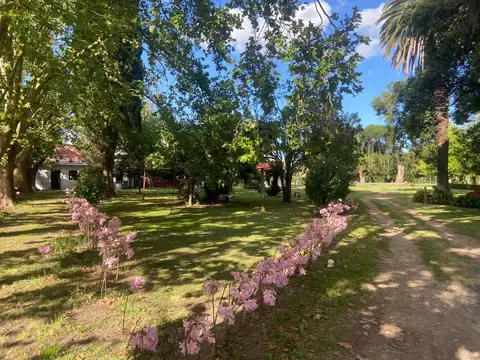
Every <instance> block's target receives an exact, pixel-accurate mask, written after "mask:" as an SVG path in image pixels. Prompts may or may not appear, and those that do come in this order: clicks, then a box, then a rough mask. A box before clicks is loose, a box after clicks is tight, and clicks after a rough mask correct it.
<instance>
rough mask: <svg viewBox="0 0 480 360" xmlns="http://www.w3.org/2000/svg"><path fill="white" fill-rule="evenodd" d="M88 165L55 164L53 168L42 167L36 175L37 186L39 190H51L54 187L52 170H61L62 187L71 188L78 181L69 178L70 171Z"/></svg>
mask: <svg viewBox="0 0 480 360" xmlns="http://www.w3.org/2000/svg"><path fill="white" fill-rule="evenodd" d="M85 167H86V165H85V164H82V165H76V164H72V165H54V166H53V168H52V170H49V169H44V168H40V169H39V170H38V172H37V175H36V177H35V186H36V187H37V189H39V190H51V188H52V177H51V172H52V171H56V170H60V189H61V190H65V189H71V188H72V187H73V186H74V185H75V184H76V183H77V182H76V181H74V180H69V179H68V178H69V171H70V170H77V171H80V170H83V169H85Z"/></svg>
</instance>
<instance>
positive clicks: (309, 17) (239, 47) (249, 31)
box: [231, 1, 332, 52]
mask: <svg viewBox="0 0 480 360" xmlns="http://www.w3.org/2000/svg"><path fill="white" fill-rule="evenodd" d="M321 3H322V5H323V8H324V9H325V11H326V12H327V14H329V15H330V14H331V13H332V7H331V6H330V5H329V4H328V3H326V2H324V1H322V2H321ZM231 11H232V12H233V13H236V14H240V10H231ZM318 11H319V12H320V13H322V11H321V9H320V8H319V9H318ZM295 20H297V21H298V20H303V22H304V23H308V22H311V23H312V24H314V25H320V24H322V23H323V24H324V25H326V24H327V23H328V18H327V17H326V16H324V15H323V14H322V17H320V15H319V14H318V12H317V9H316V8H315V3H310V4H307V5H302V6H301V7H300V8H299V9H298V10H297V13H296V14H295ZM258 24H259V29H262V28H263V25H264V24H265V20H264V19H262V18H260V19H259V20H258ZM252 36H255V30H254V28H253V26H252V23H251V22H250V20H249V19H247V18H243V20H242V25H241V27H240V28H236V29H234V30H233V32H232V38H233V39H234V41H233V44H232V45H233V46H234V47H235V50H236V51H237V52H242V51H243V50H245V44H246V43H247V42H248V39H249V38H250V37H252ZM260 43H262V41H260Z"/></svg>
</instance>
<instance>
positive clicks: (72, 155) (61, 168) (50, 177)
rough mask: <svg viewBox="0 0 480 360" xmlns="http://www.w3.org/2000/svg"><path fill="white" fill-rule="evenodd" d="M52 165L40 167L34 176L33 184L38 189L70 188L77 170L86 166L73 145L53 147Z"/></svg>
mask: <svg viewBox="0 0 480 360" xmlns="http://www.w3.org/2000/svg"><path fill="white" fill-rule="evenodd" d="M51 160H52V161H53V167H52V168H51V169H47V168H45V167H41V168H40V169H39V170H38V172H37V175H36V177H35V186H36V187H37V189H39V190H65V189H71V188H72V187H73V186H74V185H75V184H76V182H77V181H76V180H77V179H78V172H79V171H80V170H83V169H85V168H86V167H87V163H86V162H85V159H84V157H83V155H82V154H81V153H80V152H79V151H78V150H77V149H76V148H75V147H73V146H69V145H67V146H58V147H56V148H55V153H54V156H53V158H52V159H51Z"/></svg>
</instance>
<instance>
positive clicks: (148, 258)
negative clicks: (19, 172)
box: [0, 189, 313, 359]
mask: <svg viewBox="0 0 480 360" xmlns="http://www.w3.org/2000/svg"><path fill="white" fill-rule="evenodd" d="M62 196H63V194H62V193H60V192H49V193H37V194H34V195H33V196H31V197H29V198H26V199H24V200H23V201H21V203H20V204H19V205H18V206H17V207H16V208H15V210H14V212H12V213H8V214H4V215H3V216H2V217H1V218H0V226H1V229H0V237H1V242H0V252H1V255H0V256H1V262H0V286H1V292H0V313H1V319H2V320H1V324H0V353H2V356H5V357H6V358H7V359H33V358H35V356H37V358H52V359H53V358H55V359H57V358H58V359H76V357H75V356H76V355H77V354H82V356H83V358H88V359H101V358H104V359H124V358H125V357H124V352H125V346H126V339H125V338H126V335H124V334H123V333H122V331H121V323H122V314H123V308H124V306H123V305H124V302H125V296H124V295H125V294H126V293H127V292H128V291H127V283H126V282H127V280H128V279H129V278H131V277H132V276H142V277H144V278H146V279H147V281H148V289H147V291H145V292H144V293H142V294H135V295H132V296H130V299H129V304H128V307H127V321H126V322H127V327H128V328H129V327H130V326H131V325H132V324H133V323H136V322H137V321H138V325H139V326H141V325H158V326H162V325H167V324H169V323H172V322H177V321H178V320H179V319H181V318H183V317H184V316H185V315H186V314H188V313H189V312H190V311H192V308H194V307H195V306H198V304H201V303H202V302H203V301H204V300H205V299H204V298H203V297H202V294H201V284H202V282H203V280H204V278H205V276H212V277H215V278H218V279H223V278H227V277H228V276H229V272H230V271H232V270H235V269H246V268H248V267H249V266H250V265H251V264H253V263H254V262H256V261H258V260H259V259H260V258H261V257H262V256H264V255H267V254H272V250H273V249H274V248H275V247H276V246H277V245H278V244H279V243H282V242H284V241H287V240H288V239H289V238H291V237H294V236H296V235H298V234H299V233H300V232H301V231H302V230H303V227H304V226H305V225H306V223H307V222H308V221H309V219H310V218H311V216H312V210H313V206H312V205H311V204H310V202H309V201H307V200H306V199H305V198H304V197H302V198H300V199H294V201H293V202H292V203H290V204H284V203H282V200H281V198H280V197H278V198H268V199H266V200H265V201H264V206H265V211H264V212H263V211H261V206H262V199H261V198H260V196H259V195H258V193H256V192H255V191H249V190H243V189H242V190H237V198H236V199H235V202H234V203H233V204H229V205H224V206H207V207H205V206H198V207H191V208H187V207H184V206H179V205H178V204H176V206H174V207H173V212H172V211H171V210H172V200H173V202H175V200H176V199H175V198H173V197H172V196H171V195H170V194H169V193H168V192H166V191H159V192H156V191H151V192H149V193H148V195H147V196H146V198H145V200H143V201H142V200H141V198H140V196H139V195H138V194H136V193H135V192H130V191H125V192H121V193H120V194H119V196H118V197H117V198H115V199H113V200H109V201H107V202H105V203H103V204H102V205H101V206H100V209H101V210H102V211H104V212H105V213H106V214H108V215H110V216H118V217H119V218H120V219H121V221H122V231H137V232H138V237H137V239H136V240H135V242H134V244H133V248H134V250H135V251H136V254H135V257H134V258H133V259H132V261H130V262H128V263H126V265H125V266H123V268H122V272H121V276H120V284H119V285H118V286H117V287H113V288H112V289H111V291H110V293H109V296H108V298H107V299H104V300H99V289H100V286H99V279H98V274H97V273H96V272H95V268H94V265H96V264H97V263H98V259H97V258H96V256H95V254H94V253H93V252H90V251H87V250H85V249H83V250H78V249H77V250H72V248H71V247H70V246H67V245H68V244H65V241H64V240H65V239H72V236H69V235H68V232H72V235H73V234H75V232H74V230H75V227H74V226H73V225H71V224H70V223H69V215H68V209H67V207H66V206H64V205H63V204H62V203H61V199H62ZM60 230H66V231H67V235H63V236H62V237H60V235H59V232H60ZM73 238H74V237H73ZM69 241H70V240H69ZM46 243H50V244H53V245H54V248H55V250H54V253H53V255H52V256H49V257H48V258H47V259H45V261H41V260H42V259H41V257H40V256H39V255H38V254H37V253H36V249H37V248H38V247H39V246H41V245H44V244H46ZM44 269H45V272H46V276H44V275H43V271H44ZM167 350H168V349H167Z"/></svg>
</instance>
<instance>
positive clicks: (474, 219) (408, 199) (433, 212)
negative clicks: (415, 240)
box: [352, 184, 480, 240]
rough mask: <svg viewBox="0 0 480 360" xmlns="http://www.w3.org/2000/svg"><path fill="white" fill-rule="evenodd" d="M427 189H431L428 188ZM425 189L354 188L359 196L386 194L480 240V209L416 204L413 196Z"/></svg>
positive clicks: (378, 186) (377, 185)
mask: <svg viewBox="0 0 480 360" xmlns="http://www.w3.org/2000/svg"><path fill="white" fill-rule="evenodd" d="M427 188H429V187H428V186H427ZM420 189H423V185H412V186H399V185H393V184H392V185H389V184H375V185H358V186H354V187H353V188H352V190H353V194H357V196H360V195H362V196H365V195H373V194H378V193H382V194H386V195H388V196H389V197H391V199H392V200H393V201H394V202H396V203H398V204H400V205H402V206H404V207H409V208H411V209H414V210H416V211H417V212H419V213H420V214H422V215H426V216H429V217H430V218H431V219H432V220H437V221H441V222H445V223H446V224H447V226H448V227H450V228H451V229H453V230H455V231H457V232H459V233H462V234H465V235H467V236H470V237H472V238H473V239H477V240H480V209H466V208H458V207H453V206H445V205H430V204H427V205H425V204H422V203H415V202H413V201H412V196H413V194H414V193H415V192H416V191H417V190H420ZM453 192H454V193H466V192H468V191H467V190H453Z"/></svg>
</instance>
